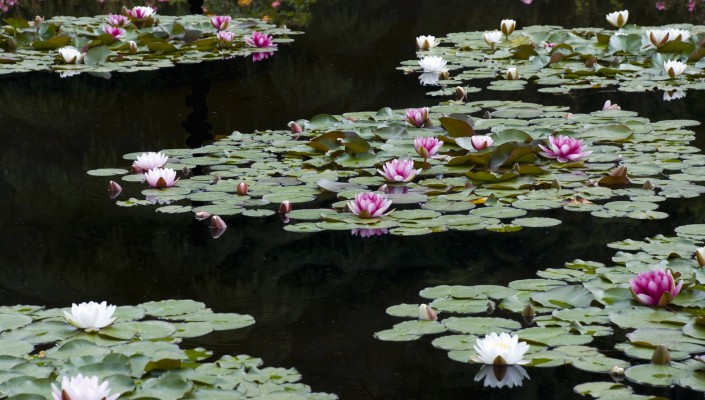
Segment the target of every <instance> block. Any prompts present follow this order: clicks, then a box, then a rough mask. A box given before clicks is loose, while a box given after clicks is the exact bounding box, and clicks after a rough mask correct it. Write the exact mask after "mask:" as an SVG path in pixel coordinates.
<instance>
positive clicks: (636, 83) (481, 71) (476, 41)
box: [399, 24, 705, 100]
mask: <svg viewBox="0 0 705 400" xmlns="http://www.w3.org/2000/svg"><path fill="white" fill-rule="evenodd" d="M669 29H670V30H671V33H670V37H669V36H666V37H665V39H664V36H662V35H661V34H660V33H661V32H667V31H668V30H669ZM652 32H656V34H655V36H654V35H653V34H652V35H650V34H651V33H652ZM704 32H705V26H702V25H697V26H693V25H688V24H680V25H668V26H661V27H642V26H637V25H627V26H624V27H623V28H620V29H619V30H613V29H612V30H605V29H600V28H573V29H566V28H562V27H560V26H529V27H526V28H524V29H521V30H516V31H514V33H512V34H511V35H510V36H508V37H506V38H505V37H503V36H501V34H500V35H499V37H498V38H497V39H498V41H497V42H496V43H494V44H493V45H490V44H488V42H486V40H485V39H484V38H483V35H485V33H484V32H460V33H451V34H449V35H447V36H446V37H445V38H441V39H440V41H441V45H439V46H436V47H432V48H430V49H427V50H422V51H419V53H418V55H419V56H420V57H424V56H440V57H443V59H444V60H446V61H447V62H448V64H447V66H446V68H447V70H448V71H449V72H450V74H449V75H450V77H447V76H446V74H440V75H439V74H438V73H436V75H435V76H430V77H429V76H428V75H429V74H432V73H429V72H425V73H424V74H423V75H422V78H421V81H422V83H424V84H429V83H431V84H437V85H445V86H450V88H447V89H441V90H438V91H435V92H433V93H431V94H433V95H449V94H452V93H453V92H454V90H455V86H457V85H468V84H472V83H475V82H478V81H479V80H487V79H490V80H491V81H490V83H489V85H488V86H487V89H490V90H502V91H505V90H521V89H523V88H524V87H525V86H526V84H527V83H532V84H535V85H539V86H541V87H540V88H539V89H538V90H539V91H540V92H549V93H568V92H570V91H572V90H578V89H594V88H605V87H615V88H617V89H618V90H620V91H625V92H644V91H648V90H663V91H664V99H666V100H670V99H673V98H678V97H682V96H684V95H685V91H686V90H687V89H698V90H700V89H705V84H704V83H703V79H702V78H703V77H704V76H705V70H704V69H703V68H705V61H703V60H702V58H703V56H705V49H703V47H702V45H701V41H702V39H703V33H704ZM500 37H501V39H500ZM651 37H653V39H651ZM652 40H653V42H654V43H656V44H653V43H652ZM668 61H678V62H683V63H685V64H687V66H686V69H685V71H684V72H682V71H679V70H678V69H676V71H673V73H672V74H671V75H677V76H669V71H668V68H665V67H664V64H665V63H666V62H668ZM510 68H515V69H516V71H513V72H515V73H516V74H512V73H508V71H510ZM399 69H401V70H403V71H406V72H412V71H421V69H420V67H419V65H418V60H409V61H404V62H403V63H402V66H401V67H399ZM439 79H441V80H440V81H439ZM479 90H481V88H479V87H472V86H470V87H468V88H466V92H472V91H479Z"/></svg>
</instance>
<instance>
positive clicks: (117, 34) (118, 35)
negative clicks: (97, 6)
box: [103, 24, 125, 39]
mask: <svg viewBox="0 0 705 400" xmlns="http://www.w3.org/2000/svg"><path fill="white" fill-rule="evenodd" d="M103 32H105V33H107V34H108V35H111V36H112V37H113V39H122V38H124V37H125V30H124V29H122V28H119V27H117V26H112V25H108V24H106V25H103Z"/></svg>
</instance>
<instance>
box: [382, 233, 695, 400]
mask: <svg viewBox="0 0 705 400" xmlns="http://www.w3.org/2000/svg"><path fill="white" fill-rule="evenodd" d="M676 232H677V236H675V237H665V236H661V235H659V236H656V237H652V238H648V239H645V240H643V241H636V240H624V241H620V242H614V243H610V244H609V245H608V246H609V247H611V248H614V249H617V250H618V251H617V252H616V253H615V255H614V256H613V257H612V263H610V264H609V265H605V264H602V263H598V262H592V261H583V260H575V261H573V262H569V263H566V264H565V265H564V266H563V267H557V268H546V269H543V270H540V271H539V272H538V273H537V275H538V277H537V278H534V279H521V280H516V281H513V282H510V283H509V285H508V286H506V287H505V286H498V285H474V286H460V285H455V286H449V285H442V286H436V287H429V288H426V289H423V290H422V291H421V292H420V295H421V297H423V298H425V299H428V301H430V303H429V304H428V305H426V304H422V305H421V306H419V305H418V304H400V305H396V306H392V307H389V308H388V309H387V313H388V314H390V315H392V316H397V317H405V318H415V319H414V320H407V321H405V322H401V323H398V324H396V325H394V327H393V328H392V329H388V330H384V331H381V332H377V333H376V334H375V337H376V338H377V339H380V340H389V341H406V340H415V339H418V338H420V337H422V336H424V335H441V336H439V337H437V338H436V339H434V340H433V345H434V346H435V347H437V348H439V349H442V350H446V351H448V356H449V357H450V358H451V359H453V360H456V361H460V362H463V363H472V362H480V363H484V364H490V365H493V364H494V365H495V367H494V370H497V367H498V366H500V367H501V366H503V365H512V364H522V363H525V364H526V365H528V366H529V367H555V366H559V365H564V364H570V365H573V366H574V367H576V368H578V369H581V370H584V371H589V372H597V373H605V374H608V373H609V374H611V375H612V376H613V378H615V380H616V381H618V382H621V381H622V380H623V379H624V378H625V377H626V378H627V379H628V380H630V381H633V382H637V383H641V384H648V385H654V386H671V385H679V386H682V387H686V388H690V389H693V390H697V391H705V365H704V364H703V363H704V362H705V360H703V359H702V358H701V357H700V356H699V354H703V353H705V317H704V316H705V314H704V311H703V304H704V300H705V286H704V285H703V284H704V283H705V275H704V274H703V265H705V257H703V256H704V255H705V249H703V248H702V247H699V246H702V244H703V241H705V225H702V224H696V225H686V226H681V227H679V228H677V229H676ZM676 282H677V283H676ZM664 306H667V307H664ZM441 316H442V317H443V318H440V317H441ZM522 317H523V318H522ZM497 333H500V336H497ZM507 333H509V334H507ZM483 335H488V337H487V338H485V339H481V338H480V337H481V336H483ZM501 335H504V337H503V338H502V337H501ZM604 336H611V338H612V339H613V340H616V343H614V346H613V348H605V346H604V343H603V344H601V345H598V344H595V343H594V340H595V338H599V337H604ZM517 338H518V342H517ZM620 338H623V339H621V340H620ZM522 342H525V345H526V344H528V345H529V346H528V348H526V347H525V348H520V347H519V344H521V343H522ZM498 356H499V357H500V360H497V359H496V357H498ZM616 356H617V357H619V358H615V357H616ZM522 359H523V360H522ZM513 368H514V369H513V372H512V374H511V375H510V376H509V377H508V378H506V380H503V378H502V377H499V378H497V377H496V376H495V377H494V378H495V380H492V379H489V381H488V380H486V381H485V382H486V383H490V384H491V385H492V384H494V385H495V386H497V385H499V386H505V385H506V386H520V385H521V379H519V380H518V381H517V379H518V378H519V377H521V376H524V375H525V373H526V371H524V370H523V369H521V368H517V367H513ZM495 372H496V371H495ZM488 373H489V372H488V370H487V369H484V370H483V371H481V372H480V374H481V375H482V377H483V378H485V377H486V376H487V374H488ZM576 391H577V392H579V393H583V394H590V395H592V396H593V397H601V396H605V397H611V396H620V398H643V397H641V396H637V395H633V394H631V388H629V387H628V386H626V385H622V384H614V383H609V384H607V383H591V384H584V385H579V386H578V387H576Z"/></svg>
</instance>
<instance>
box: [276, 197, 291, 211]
mask: <svg viewBox="0 0 705 400" xmlns="http://www.w3.org/2000/svg"><path fill="white" fill-rule="evenodd" d="M291 210H292V207H291V202H290V201H289V200H284V201H282V204H281V205H280V206H279V212H280V213H282V214H286V213H288V212H291Z"/></svg>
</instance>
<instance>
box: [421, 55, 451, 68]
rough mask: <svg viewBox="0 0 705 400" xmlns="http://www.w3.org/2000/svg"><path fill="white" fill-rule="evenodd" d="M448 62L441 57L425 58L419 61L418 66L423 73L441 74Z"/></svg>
mask: <svg viewBox="0 0 705 400" xmlns="http://www.w3.org/2000/svg"><path fill="white" fill-rule="evenodd" d="M447 63H448V62H447V61H446V60H444V59H443V57H441V56H426V57H424V58H422V59H421V60H419V65H420V66H421V68H423V70H424V72H443V71H445V70H446V64H447Z"/></svg>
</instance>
